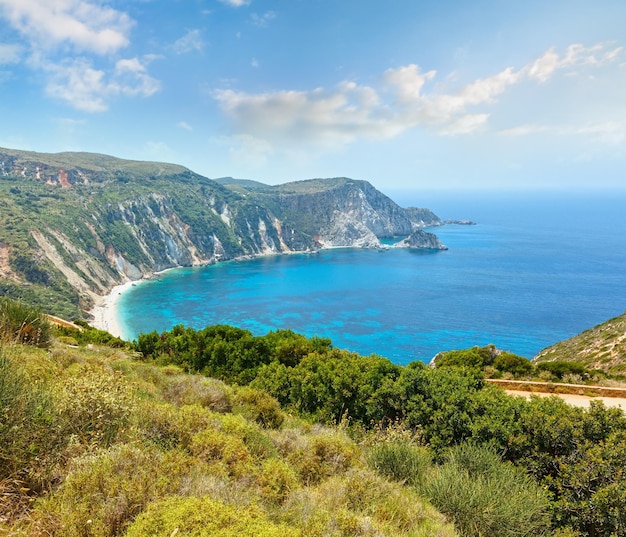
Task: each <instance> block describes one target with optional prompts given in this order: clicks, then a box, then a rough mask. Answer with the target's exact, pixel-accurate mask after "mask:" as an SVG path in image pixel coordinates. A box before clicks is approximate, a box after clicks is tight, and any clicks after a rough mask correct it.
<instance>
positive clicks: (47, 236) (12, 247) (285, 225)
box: [0, 149, 441, 313]
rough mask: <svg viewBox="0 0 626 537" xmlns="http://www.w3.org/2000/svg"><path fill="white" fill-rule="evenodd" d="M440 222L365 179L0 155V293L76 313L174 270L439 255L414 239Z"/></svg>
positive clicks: (425, 240)
mask: <svg viewBox="0 0 626 537" xmlns="http://www.w3.org/2000/svg"><path fill="white" fill-rule="evenodd" d="M440 223H441V221H440V220H439V219H438V218H437V217H436V216H435V215H434V214H432V212H430V211H428V210H427V209H403V208H401V207H399V206H398V205H397V204H395V203H394V202H393V201H392V200H391V199H389V198H388V197H387V196H385V195H384V194H382V193H381V192H379V191H378V190H376V189H375V188H374V187H373V186H372V185H370V184H369V183H367V182H365V181H355V180H351V179H346V178H339V179H316V180H311V181H300V182H295V183H288V184H285V185H280V186H275V187H272V186H268V185H263V184H261V183H255V182H252V181H235V180H221V181H220V182H216V181H212V180H210V179H207V178H205V177H202V176H200V175H197V174H194V173H193V172H191V171H189V170H187V169H185V168H183V167H181V166H176V165H171V164H161V163H150V162H135V161H126V160H121V159H116V158H113V157H107V156H105V155H96V154H89V153H59V154H52V155H49V154H42V153H32V152H22V151H15V150H3V149H0V241H2V258H1V260H3V266H2V267H0V292H4V293H6V294H11V292H13V291H12V290H14V288H15V286H14V287H11V282H13V283H16V282H17V284H19V286H22V287H23V286H24V285H26V286H28V285H34V286H37V285H42V286H43V285H47V286H48V289H49V290H51V289H52V290H56V291H54V292H58V294H59V296H63V297H65V298H67V297H68V296H69V294H71V293H69V292H68V290H67V289H68V287H67V285H68V284H69V288H71V289H73V291H74V292H76V293H77V294H78V296H79V297H81V298H80V299H79V302H80V303H82V304H84V305H86V306H88V305H89V303H90V301H91V299H92V298H93V297H94V296H95V295H97V294H102V293H104V292H105V291H106V290H107V289H109V288H110V287H111V286H112V285H115V284H117V283H121V282H123V281H128V280H136V279H139V278H141V277H142V276H145V275H147V274H151V273H152V272H154V271H159V270H163V269H167V268H171V267H177V266H192V265H204V264H210V263H215V262H218V261H223V260H228V259H235V258H242V257H252V256H257V255H267V254H279V253H287V252H296V251H297V252H302V251H313V250H316V249H318V248H324V247H335V246H343V247H364V248H375V247H380V241H379V239H380V238H383V237H409V236H411V238H410V239H409V240H407V241H406V242H405V243H403V244H404V246H405V247H412V248H438V249H439V248H441V243H439V242H438V240H437V239H436V237H434V236H431V235H430V234H425V233H424V232H421V231H420V230H421V228H422V227H423V226H424V225H437V224H440ZM3 282H4V283H3ZM50 292H53V291H50ZM68 300H75V299H68ZM52 313H54V310H53V311H52Z"/></svg>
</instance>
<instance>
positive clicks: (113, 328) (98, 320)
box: [89, 281, 137, 339]
mask: <svg viewBox="0 0 626 537" xmlns="http://www.w3.org/2000/svg"><path fill="white" fill-rule="evenodd" d="M136 283H137V282H134V281H129V282H126V283H124V284H122V285H116V286H115V287H113V289H111V290H110V291H109V293H108V294H106V295H103V296H97V297H96V298H95V304H94V307H93V308H92V309H91V311H90V312H89V313H91V315H93V320H92V321H91V325H92V326H93V327H95V328H98V329H100V330H106V331H107V332H109V333H110V334H111V335H113V336H115V337H119V338H121V339H124V334H123V333H122V327H121V325H120V323H119V320H118V317H117V305H118V302H119V299H120V298H121V296H122V295H123V294H124V293H125V292H126V291H128V290H129V289H130V288H131V287H133V286H135V285H136Z"/></svg>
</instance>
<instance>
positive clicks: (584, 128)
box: [498, 121, 626, 146]
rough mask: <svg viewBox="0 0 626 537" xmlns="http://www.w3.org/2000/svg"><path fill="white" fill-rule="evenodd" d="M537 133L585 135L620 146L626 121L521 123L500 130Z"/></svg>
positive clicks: (625, 137)
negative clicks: (578, 124)
mask: <svg viewBox="0 0 626 537" xmlns="http://www.w3.org/2000/svg"><path fill="white" fill-rule="evenodd" d="M537 133H548V134H550V135H551V136H584V137H585V138H587V139H589V140H590V141H593V142H596V143H599V144H601V145H605V146H618V145H621V144H622V143H623V142H624V141H625V140H626V122H620V121H604V122H599V123H586V124H584V125H581V126H571V125H568V126H563V125H553V126H548V125H520V126H519V127H513V128H511V129H504V130H501V131H499V132H498V134H500V135H502V136H528V135H532V134H537Z"/></svg>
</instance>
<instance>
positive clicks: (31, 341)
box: [0, 297, 52, 347]
mask: <svg viewBox="0 0 626 537" xmlns="http://www.w3.org/2000/svg"><path fill="white" fill-rule="evenodd" d="M51 338H52V327H51V325H50V323H49V322H48V319H47V318H46V317H45V315H43V314H42V313H41V312H40V311H39V310H38V309H36V308H33V307H31V306H27V305H25V304H22V303H21V302H18V301H15V300H11V299H10V298H6V297H0V340H4V341H13V342H16V343H25V344H28V345H35V346H37V347H49V346H50V343H51Z"/></svg>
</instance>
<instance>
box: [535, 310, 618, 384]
mask: <svg viewBox="0 0 626 537" xmlns="http://www.w3.org/2000/svg"><path fill="white" fill-rule="evenodd" d="M533 361H534V362H535V363H544V362H554V361H565V362H579V363H581V364H584V365H585V366H586V367H588V368H589V369H600V370H604V371H606V372H610V373H622V374H623V373H626V313H624V314H622V315H620V316H619V317H615V318H613V319H610V320H608V321H606V322H604V323H601V324H599V325H597V326H594V327H593V328H590V329H589V330H585V331H584V332H582V333H580V334H578V335H576V336H574V337H571V338H569V339H566V340H564V341H560V342H558V343H556V344H554V345H552V346H550V347H548V348H546V349H544V350H542V351H541V352H540V353H539V354H537V356H535V357H534V358H533Z"/></svg>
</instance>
